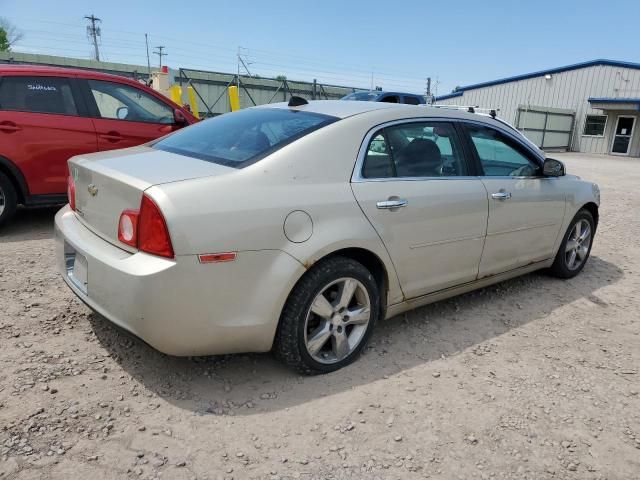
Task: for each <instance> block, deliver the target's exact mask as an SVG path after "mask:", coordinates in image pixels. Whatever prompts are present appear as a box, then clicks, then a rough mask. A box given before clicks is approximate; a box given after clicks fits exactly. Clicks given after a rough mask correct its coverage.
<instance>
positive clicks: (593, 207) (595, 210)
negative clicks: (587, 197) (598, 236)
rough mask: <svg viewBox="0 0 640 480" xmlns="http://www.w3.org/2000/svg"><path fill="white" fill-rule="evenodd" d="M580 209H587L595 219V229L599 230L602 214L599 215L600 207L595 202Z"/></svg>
mask: <svg viewBox="0 0 640 480" xmlns="http://www.w3.org/2000/svg"><path fill="white" fill-rule="evenodd" d="M580 209H581V210H582V209H585V210H586V211H588V212H589V213H590V214H591V216H592V217H593V222H594V223H595V228H596V229H597V228H598V220H599V218H600V214H599V213H598V205H596V204H595V203H594V202H588V203H585V204H584V205H583V206H582V207H581V208H580Z"/></svg>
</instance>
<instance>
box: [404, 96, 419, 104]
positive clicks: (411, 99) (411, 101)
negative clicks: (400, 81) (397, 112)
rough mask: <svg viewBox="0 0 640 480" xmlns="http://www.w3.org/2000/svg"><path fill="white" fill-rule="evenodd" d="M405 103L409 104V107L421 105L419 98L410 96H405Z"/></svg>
mask: <svg viewBox="0 0 640 480" xmlns="http://www.w3.org/2000/svg"><path fill="white" fill-rule="evenodd" d="M404 103H406V104H408V105H420V101H419V100H418V98H417V97H412V96H410V95H405V96H404Z"/></svg>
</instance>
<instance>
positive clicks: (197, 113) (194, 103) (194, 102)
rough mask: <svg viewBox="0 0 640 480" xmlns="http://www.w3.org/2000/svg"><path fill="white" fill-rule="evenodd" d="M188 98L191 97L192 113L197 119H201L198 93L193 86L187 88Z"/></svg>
mask: <svg viewBox="0 0 640 480" xmlns="http://www.w3.org/2000/svg"><path fill="white" fill-rule="evenodd" d="M187 96H188V97H189V105H191V113H193V115H194V116H195V117H196V118H200V110H198V101H197V100H196V91H195V90H194V89H193V87H192V86H191V85H189V86H188V87H187Z"/></svg>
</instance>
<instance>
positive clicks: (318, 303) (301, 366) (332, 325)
mask: <svg viewBox="0 0 640 480" xmlns="http://www.w3.org/2000/svg"><path fill="white" fill-rule="evenodd" d="M379 314H380V293H379V291H378V286H377V284H376V281H375V279H374V278H373V275H371V273H370V272H369V271H368V270H367V269H366V268H365V267H364V266H363V265H362V264H360V263H358V262H356V261H355V260H352V259H350V258H345V257H332V258H328V259H326V260H323V261H321V262H320V263H318V264H316V265H315V266H314V267H313V268H312V269H311V270H309V272H307V273H306V274H305V276H304V277H303V278H302V279H301V280H300V282H298V284H297V285H296V286H295V287H294V289H293V291H292V292H291V295H290V296H289V299H288V300H287V303H286V305H285V307H284V310H283V312H282V315H281V318H280V325H279V326H278V332H277V333H276V339H275V346H274V350H275V352H276V354H277V355H278V356H279V357H280V358H281V359H282V360H283V361H284V362H285V363H286V364H287V365H289V366H290V367H292V368H294V369H295V370H297V371H299V372H301V373H304V374H307V375H310V374H317V373H327V372H333V371H335V370H338V369H340V368H342V367H344V366H346V365H348V364H349V363H351V362H352V361H353V360H355V359H356V358H357V356H358V354H359V353H360V352H361V351H362V349H363V348H364V346H365V344H366V343H367V341H368V339H369V337H370V336H371V333H372V332H373V328H374V325H375V323H376V321H377V319H378V316H379Z"/></svg>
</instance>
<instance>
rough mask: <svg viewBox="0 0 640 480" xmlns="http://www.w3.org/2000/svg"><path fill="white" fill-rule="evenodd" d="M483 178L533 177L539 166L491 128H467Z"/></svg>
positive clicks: (536, 173)
mask: <svg viewBox="0 0 640 480" xmlns="http://www.w3.org/2000/svg"><path fill="white" fill-rule="evenodd" d="M468 130H469V134H470V135H471V140H472V141H473V145H474V146H475V148H476V151H477V152H478V157H479V158H480V163H481V165H482V169H483V171H484V175H485V176H490V177H494V176H511V177H533V176H537V175H540V173H541V168H540V165H539V164H538V163H537V162H535V161H534V160H533V159H530V158H529V157H528V156H527V155H526V154H525V153H524V152H523V151H522V150H521V149H520V148H518V147H517V146H516V145H515V143H514V142H512V141H511V140H509V139H508V138H507V137H505V136H504V135H502V134H501V133H500V132H498V131H496V130H493V129H491V128H484V127H475V126H473V127H468Z"/></svg>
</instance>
